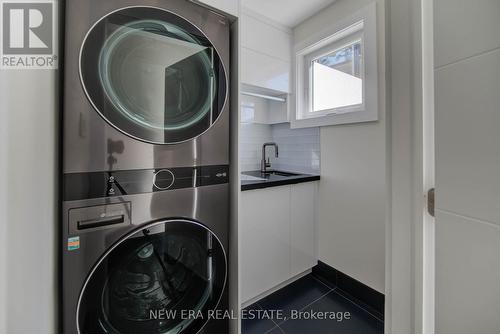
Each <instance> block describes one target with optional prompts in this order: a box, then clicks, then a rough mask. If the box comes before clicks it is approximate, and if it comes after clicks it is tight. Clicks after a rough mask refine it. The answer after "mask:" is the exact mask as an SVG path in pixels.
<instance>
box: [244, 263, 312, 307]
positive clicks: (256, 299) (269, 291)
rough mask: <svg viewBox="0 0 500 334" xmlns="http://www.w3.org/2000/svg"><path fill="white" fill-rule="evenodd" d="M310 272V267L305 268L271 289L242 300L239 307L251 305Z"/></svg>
mask: <svg viewBox="0 0 500 334" xmlns="http://www.w3.org/2000/svg"><path fill="white" fill-rule="evenodd" d="M311 272H312V270H311V269H309V270H306V271H304V272H302V273H300V274H298V275H295V276H294V277H292V278H289V279H287V280H286V281H284V282H282V283H280V284H278V285H276V286H275V287H273V288H272V289H269V290H267V291H264V292H262V293H260V294H259V295H258V296H255V297H253V298H251V299H249V300H246V301H244V302H243V303H241V308H242V309H244V308H245V307H247V306H250V305H252V304H253V303H255V302H257V301H259V300H261V299H264V298H266V297H267V296H269V295H271V294H273V293H275V292H276V291H278V290H280V289H281V288H284V287H285V286H287V285H289V284H290V283H293V282H295V281H296V280H298V279H300V278H302V277H304V276H306V275H309V274H310V273H311Z"/></svg>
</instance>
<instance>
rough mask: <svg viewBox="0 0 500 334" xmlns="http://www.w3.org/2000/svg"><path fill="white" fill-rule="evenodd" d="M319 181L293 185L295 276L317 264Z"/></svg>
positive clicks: (293, 258)
mask: <svg viewBox="0 0 500 334" xmlns="http://www.w3.org/2000/svg"><path fill="white" fill-rule="evenodd" d="M316 196H317V183H316V182H305V183H299V184H295V185H293V186H292V191H291V199H290V202H291V215H290V217H291V221H290V238H291V242H290V248H291V250H290V256H291V269H290V270H291V274H292V276H295V275H297V274H300V273H302V272H304V271H306V270H308V269H310V268H312V267H314V265H316V262H317V261H316V242H315V241H316V235H315V233H316V229H315V228H312V227H313V226H314V225H315V224H314V222H315V219H316V210H315V205H316Z"/></svg>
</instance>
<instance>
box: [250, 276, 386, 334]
mask: <svg viewBox="0 0 500 334" xmlns="http://www.w3.org/2000/svg"><path fill="white" fill-rule="evenodd" d="M273 310H281V312H282V313H281V314H279V315H278V314H276V313H274V314H271V311H273ZM245 311H247V312H248V313H247V314H252V313H251V312H250V311H253V314H254V315H257V314H259V315H261V317H260V318H261V319H249V318H250V317H247V319H243V321H242V334H283V333H286V334H305V333H315V334H382V333H383V332H384V322H383V320H381V319H379V317H377V316H376V315H374V314H373V313H370V311H368V310H367V309H365V308H363V307H361V306H360V305H359V304H357V303H355V302H353V301H352V300H351V299H349V298H348V297H346V295H345V294H344V293H342V291H340V290H338V289H337V288H336V287H335V286H333V285H330V284H329V283H328V282H325V281H322V280H321V281H320V280H319V279H317V278H316V277H314V276H313V275H311V274H309V275H307V276H305V277H302V278H301V279H299V280H297V281H295V282H293V283H291V284H289V285H287V286H286V287H284V288H282V289H280V290H278V291H276V292H275V293H273V294H271V295H269V296H267V297H265V298H263V299H261V300H259V301H258V302H256V303H255V304H253V305H250V306H249V307H247V308H246V309H245ZM266 311H267V312H266ZM297 311H300V312H301V313H300V314H301V316H300V317H297V314H298V313H297ZM331 312H335V316H336V319H324V320H321V319H310V318H308V317H310V315H311V314H315V315H316V317H320V316H322V315H323V316H328V317H331V316H333V315H334V314H333V313H331ZM346 312H349V315H350V317H349V319H347V316H346ZM342 316H345V317H346V318H345V319H343V320H341V321H339V320H340V319H341V317H342ZM269 318H271V319H269Z"/></svg>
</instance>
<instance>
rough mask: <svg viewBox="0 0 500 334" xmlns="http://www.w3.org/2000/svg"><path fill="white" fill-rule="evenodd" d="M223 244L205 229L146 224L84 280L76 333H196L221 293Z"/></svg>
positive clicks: (224, 267) (194, 225)
mask: <svg viewBox="0 0 500 334" xmlns="http://www.w3.org/2000/svg"><path fill="white" fill-rule="evenodd" d="M226 274H227V262H226V257H225V253H224V250H223V246H222V245H221V243H220V241H219V240H218V239H217V237H216V236H215V235H214V234H213V233H212V232H211V231H210V230H209V229H208V228H206V227H205V226H204V225H202V224H200V223H197V222H195V221H191V220H184V219H175V220H167V221H161V222H155V223H152V224H149V225H147V226H145V227H142V228H141V229H139V230H137V231H135V232H133V233H132V234H130V235H128V236H127V237H125V238H123V239H122V240H121V241H119V242H118V243H117V244H115V245H114V246H113V247H112V248H111V249H110V250H109V251H108V252H107V253H106V254H105V255H104V256H103V257H102V259H101V260H100V261H99V262H98V263H97V265H96V266H95V267H94V269H93V271H92V272H91V273H90V275H89V277H88V278H87V280H86V282H85V284H84V287H83V289H82V292H81V294H80V299H79V303H78V308H77V322H78V323H77V326H78V332H79V333H80V334H98V333H114V334H153V333H161V334H174V333H175V334H178V333H183V334H186V333H198V331H199V330H200V329H201V328H202V327H203V326H204V324H205V323H206V322H207V320H208V319H209V316H210V314H209V312H210V311H211V310H214V309H215V308H216V307H217V305H218V303H219V301H220V298H221V296H222V293H223V291H224V286H225V281H226Z"/></svg>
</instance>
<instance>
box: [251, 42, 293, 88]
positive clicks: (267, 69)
mask: <svg viewBox="0 0 500 334" xmlns="http://www.w3.org/2000/svg"><path fill="white" fill-rule="evenodd" d="M290 66H291V65H290V63H289V62H286V61H284V60H281V59H278V58H274V57H270V56H268V55H265V54H263V53H261V52H259V51H255V50H253V49H249V48H246V47H243V46H242V47H241V82H242V83H244V84H249V85H252V86H257V87H263V88H267V89H272V90H278V91H281V92H289V91H290Z"/></svg>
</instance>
